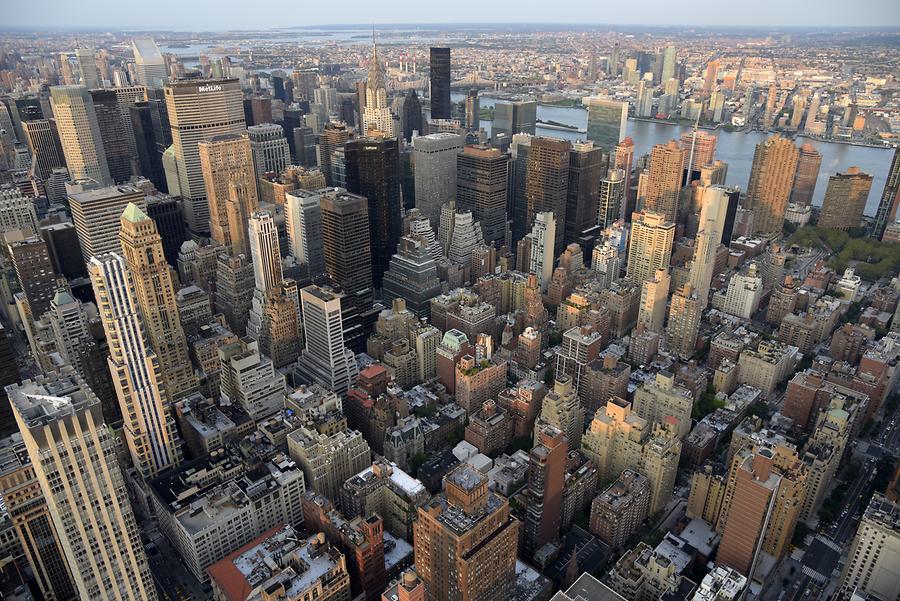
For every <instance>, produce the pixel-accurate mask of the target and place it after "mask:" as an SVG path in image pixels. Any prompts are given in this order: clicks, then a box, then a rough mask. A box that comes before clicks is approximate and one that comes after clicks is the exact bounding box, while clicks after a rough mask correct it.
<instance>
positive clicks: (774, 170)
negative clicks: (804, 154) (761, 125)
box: [744, 135, 800, 234]
mask: <svg viewBox="0 0 900 601" xmlns="http://www.w3.org/2000/svg"><path fill="white" fill-rule="evenodd" d="M799 155H800V151H799V150H798V149H797V147H796V146H795V145H794V143H793V142H792V141H791V140H789V139H787V138H782V137H781V136H778V135H775V136H771V137H769V138H768V139H766V141H764V142H761V143H759V144H757V145H756V151H755V152H754V153H753V166H752V168H751V170H750V183H749V185H748V186H747V195H746V196H745V199H744V200H745V204H746V205H747V207H748V208H750V209H753V231H754V233H761V234H777V233H780V232H781V230H782V228H783V227H784V211H785V209H786V208H787V202H788V197H789V196H790V194H791V187H792V186H793V184H794V175H795V173H796V171H797V159H798V158H799Z"/></svg>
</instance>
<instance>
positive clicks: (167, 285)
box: [119, 204, 198, 402]
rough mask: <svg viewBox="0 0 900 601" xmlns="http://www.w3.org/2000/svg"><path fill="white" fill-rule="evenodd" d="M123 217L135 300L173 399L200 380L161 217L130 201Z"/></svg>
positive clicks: (121, 235) (122, 237)
mask: <svg viewBox="0 0 900 601" xmlns="http://www.w3.org/2000/svg"><path fill="white" fill-rule="evenodd" d="M121 222H122V228H121V230H120V231H119V239H120V240H121V242H122V257H123V258H124V259H125V265H126V266H127V268H128V271H129V273H130V275H131V282H132V284H133V286H134V288H133V292H134V301H135V304H136V305H137V308H138V310H139V311H140V314H141V323H142V324H143V326H144V333H145V334H146V336H147V340H148V342H149V343H150V346H151V347H152V348H153V351H154V353H155V354H156V357H157V359H158V360H159V366H160V375H161V377H162V382H163V386H164V387H165V390H166V396H167V398H168V399H169V401H170V402H174V401H176V400H178V399H181V398H183V397H185V396H187V395H188V394H190V393H191V392H193V391H194V390H196V389H197V386H198V383H197V377H196V376H195V375H194V369H193V367H192V366H191V360H190V358H189V357H188V350H187V339H186V338H185V335H184V330H183V329H182V328H181V320H180V318H179V316H178V307H177V306H176V305H175V286H174V285H173V284H172V275H171V268H170V267H169V264H168V263H166V257H165V255H164V254H163V246H162V238H161V237H160V235H159V233H158V232H157V229H156V223H155V222H154V221H153V220H152V219H150V217H148V216H147V215H146V214H145V213H144V212H143V211H141V210H140V209H139V208H138V207H137V205H134V204H129V205H128V207H127V208H126V209H125V211H124V212H123V213H122V220H121Z"/></svg>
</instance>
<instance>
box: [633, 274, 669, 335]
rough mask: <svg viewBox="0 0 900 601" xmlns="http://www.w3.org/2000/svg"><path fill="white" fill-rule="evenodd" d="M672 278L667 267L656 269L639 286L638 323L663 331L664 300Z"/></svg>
mask: <svg viewBox="0 0 900 601" xmlns="http://www.w3.org/2000/svg"><path fill="white" fill-rule="evenodd" d="M671 282H672V278H670V277H669V271H668V270H667V269H658V270H657V271H656V273H655V274H654V275H653V277H652V278H650V279H649V280H645V281H644V285H643V286H642V287H641V306H640V309H639V310H638V320H637V322H638V324H640V325H644V326H646V327H647V329H648V330H652V331H654V332H662V331H663V323H665V320H666V300H667V299H668V298H669V286H671Z"/></svg>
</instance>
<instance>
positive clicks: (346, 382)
mask: <svg viewBox="0 0 900 601" xmlns="http://www.w3.org/2000/svg"><path fill="white" fill-rule="evenodd" d="M300 304H301V307H302V311H303V332H304V334H305V336H306V348H304V349H303V351H302V352H301V354H300V361H299V362H298V363H297V372H298V373H299V374H300V375H301V376H302V377H303V378H304V379H306V380H307V381H309V382H317V383H319V384H321V385H322V386H324V387H325V388H327V389H328V390H333V391H334V392H336V393H337V394H339V395H342V394H344V393H345V392H347V390H348V389H349V388H350V386H351V385H352V384H353V382H355V381H356V375H357V367H356V358H355V357H354V355H353V351H351V350H350V349H348V348H347V347H346V346H344V335H343V330H344V328H343V326H342V323H343V320H342V318H341V295H340V294H337V293H335V292H334V291H332V290H331V289H330V288H320V287H319V286H307V287H306V288H303V289H302V290H301V291H300Z"/></svg>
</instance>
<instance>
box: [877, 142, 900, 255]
mask: <svg viewBox="0 0 900 601" xmlns="http://www.w3.org/2000/svg"><path fill="white" fill-rule="evenodd" d="M898 206H900V146H897V147H895V148H894V158H893V159H892V160H891V169H890V171H888V176H887V181H886V182H884V190H882V192H881V200H880V201H879V202H878V212H877V213H876V214H875V225H874V227H873V228H872V235H873V236H874V237H876V238H878V239H879V240H880V239H881V238H882V236H884V230H885V228H887V226H889V225H890V224H892V223H894V221H896V220H897V208H898Z"/></svg>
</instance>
